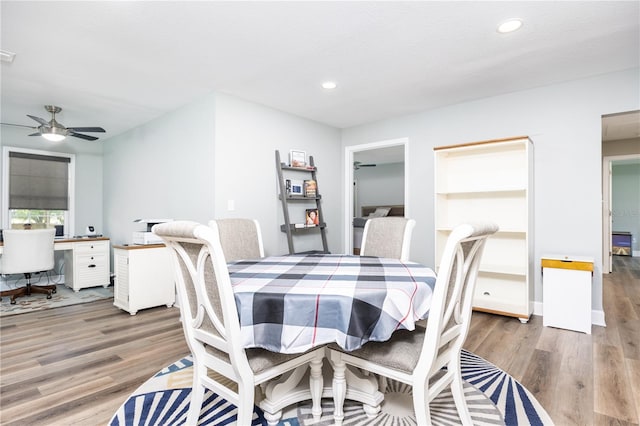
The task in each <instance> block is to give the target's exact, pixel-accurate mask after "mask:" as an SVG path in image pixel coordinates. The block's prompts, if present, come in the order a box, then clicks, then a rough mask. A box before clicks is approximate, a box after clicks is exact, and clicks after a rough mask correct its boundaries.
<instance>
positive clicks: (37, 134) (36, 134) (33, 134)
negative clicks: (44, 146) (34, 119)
mask: <svg viewBox="0 0 640 426" xmlns="http://www.w3.org/2000/svg"><path fill="white" fill-rule="evenodd" d="M29 136H42V134H40V132H38V133H31V134H30V135H29Z"/></svg>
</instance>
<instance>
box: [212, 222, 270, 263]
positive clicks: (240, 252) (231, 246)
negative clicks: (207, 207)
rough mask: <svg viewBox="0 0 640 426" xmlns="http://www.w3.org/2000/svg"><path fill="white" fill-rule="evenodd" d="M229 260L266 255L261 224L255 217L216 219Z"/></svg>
mask: <svg viewBox="0 0 640 426" xmlns="http://www.w3.org/2000/svg"><path fill="white" fill-rule="evenodd" d="M212 222H215V223H216V225H217V227H218V234H219V235H220V244H221V245H222V251H223V253H224V257H225V259H226V260H227V262H234V261H236V260H240V259H259V258H261V257H264V247H263V245H262V234H261V231H260V224H259V223H258V221H257V220H255V219H215V220H211V221H209V226H212V225H211V224H212Z"/></svg>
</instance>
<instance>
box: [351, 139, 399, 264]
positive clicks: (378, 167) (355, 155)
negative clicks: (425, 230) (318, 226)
mask: <svg viewBox="0 0 640 426" xmlns="http://www.w3.org/2000/svg"><path fill="white" fill-rule="evenodd" d="M408 145H409V139H408V138H400V139H391V140H384V141H379V142H372V143H367V144H361V145H353V146H347V147H345V156H344V158H345V162H344V166H345V168H344V182H345V185H346V186H345V202H344V206H345V209H344V233H343V235H344V247H345V251H346V253H353V249H354V227H353V224H354V218H356V217H358V216H359V215H360V211H361V210H360V208H361V206H362V204H363V203H362V201H363V200H362V199H361V198H360V197H359V196H358V184H357V179H356V176H357V173H358V170H356V169H359V170H362V171H364V172H365V173H367V175H375V174H376V173H378V171H380V173H382V171H383V170H386V169H388V166H387V165H390V164H399V163H400V164H401V165H402V168H403V171H404V172H403V173H404V176H403V178H402V182H401V184H400V189H399V190H400V191H402V200H403V205H404V215H405V216H407V217H410V216H409V212H408V210H409V206H410V203H409V177H408V176H409V169H408V161H407V160H408V158H409V154H408V151H409V150H408ZM365 169H366V170H365Z"/></svg>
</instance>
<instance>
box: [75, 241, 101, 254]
mask: <svg viewBox="0 0 640 426" xmlns="http://www.w3.org/2000/svg"><path fill="white" fill-rule="evenodd" d="M73 251H74V253H76V254H85V253H108V252H109V241H89V242H86V243H85V242H82V243H75V246H74V247H73Z"/></svg>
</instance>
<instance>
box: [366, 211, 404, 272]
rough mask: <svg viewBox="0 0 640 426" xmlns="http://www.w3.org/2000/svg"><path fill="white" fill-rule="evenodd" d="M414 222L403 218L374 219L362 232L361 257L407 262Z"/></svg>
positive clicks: (370, 220)
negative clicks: (385, 258)
mask: <svg viewBox="0 0 640 426" xmlns="http://www.w3.org/2000/svg"><path fill="white" fill-rule="evenodd" d="M415 225H416V221H415V220H413V219H407V218H405V217H376V218H372V219H369V220H367V222H366V223H365V224H364V230H363V231H362V244H361V246H360V255H361V256H378V257H388V258H391V259H400V260H402V261H407V260H409V250H410V248H411V234H412V233H413V228H414V227H415Z"/></svg>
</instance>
